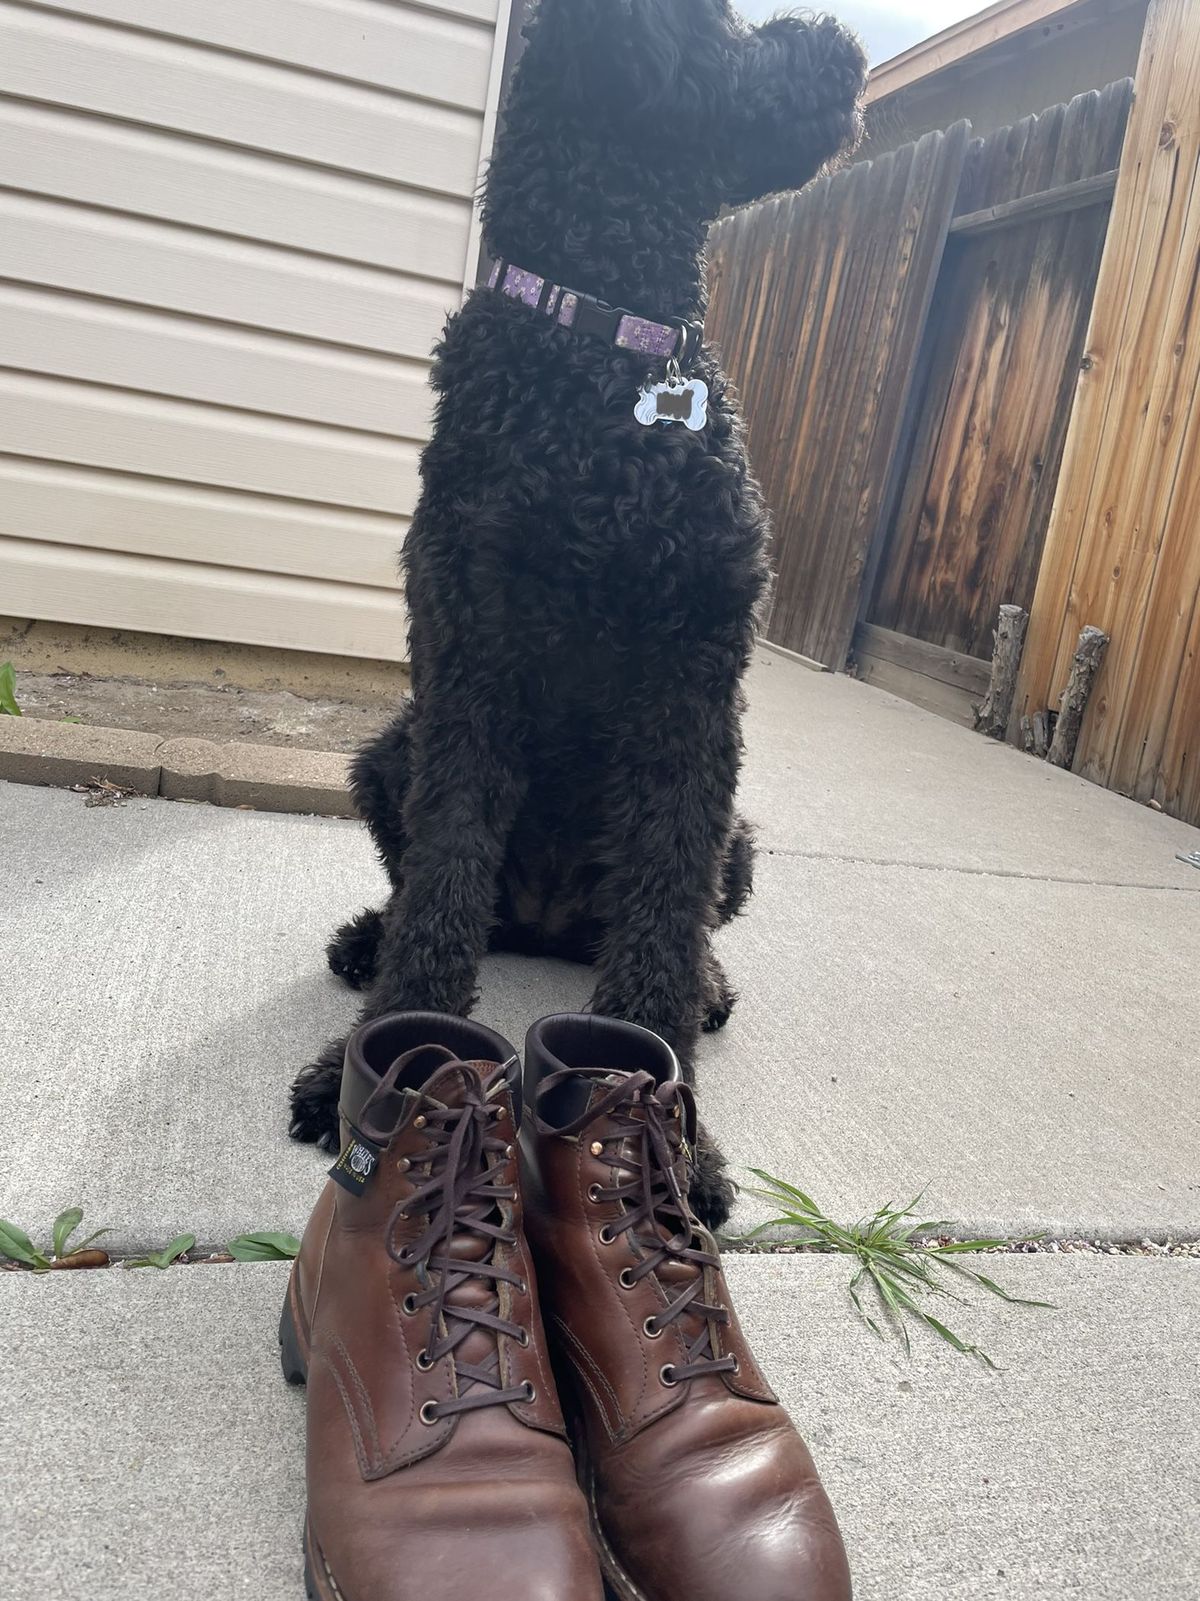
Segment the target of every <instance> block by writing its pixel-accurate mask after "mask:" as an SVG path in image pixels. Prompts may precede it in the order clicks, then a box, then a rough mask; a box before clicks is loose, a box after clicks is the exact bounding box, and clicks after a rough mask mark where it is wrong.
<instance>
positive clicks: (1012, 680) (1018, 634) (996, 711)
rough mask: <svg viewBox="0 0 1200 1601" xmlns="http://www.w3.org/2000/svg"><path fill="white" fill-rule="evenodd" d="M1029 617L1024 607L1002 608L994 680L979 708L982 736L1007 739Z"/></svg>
mask: <svg viewBox="0 0 1200 1601" xmlns="http://www.w3.org/2000/svg"><path fill="white" fill-rule="evenodd" d="M1028 627H1029V613H1028V612H1027V611H1025V610H1023V609H1022V607H1020V606H1001V608H1000V620H999V621H998V622H997V624H996V631H995V633H994V634H993V635H992V640H993V649H992V680H991V683H990V684H989V685H988V692H987V694H986V695H985V696H984V698H983V700H982V701H981V702H980V704H979V705H978V706H976V708H975V727H976V728H977V729H978V731H979V732H980V733H981V734H988V735H990V736H991V737H992V738H993V739H1003V738H1004V736H1005V734H1006V733H1007V731H1008V720H1009V718H1010V717H1011V716H1012V704H1013V696H1014V695H1015V694H1016V692H1017V669H1018V668H1019V667H1020V665H1021V652H1022V651H1023V650H1024V648H1025V630H1026V629H1027V628H1028Z"/></svg>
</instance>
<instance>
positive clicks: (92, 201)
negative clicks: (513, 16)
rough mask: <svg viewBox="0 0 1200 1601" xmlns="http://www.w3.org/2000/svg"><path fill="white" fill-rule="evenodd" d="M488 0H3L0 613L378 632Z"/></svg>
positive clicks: (249, 629) (463, 190) (171, 629)
mask: <svg viewBox="0 0 1200 1601" xmlns="http://www.w3.org/2000/svg"><path fill="white" fill-rule="evenodd" d="M508 10H509V5H508V0H422V3H421V4H406V3H403V0H254V3H253V4H247V3H246V0H170V3H169V4H167V3H165V0H89V3H86V4H85V3H84V0H78V3H77V4H74V5H66V6H63V5H56V6H48V5H43V4H41V3H33V0H31V3H24V4H16V3H12V0H0V612H3V613H7V614H15V615H21V616H33V617H44V618H51V619H55V620H60V621H68V622H82V623H92V624H101V625H106V626H112V627H120V628H140V629H149V630H153V631H156V632H164V633H179V634H188V635H194V636H198V637H205V638H213V639H230V640H238V641H245V642H250V643H260V644H269V645H279V646H287V647H291V648H295V649H304V650H324V651H332V652H338V653H344V654H350V655H358V656H368V657H381V658H385V659H398V658H400V657H402V656H403V653H404V620H403V615H402V609H401V605H400V602H399V598H398V595H397V592H396V585H395V576H394V575H395V556H396V551H397V549H398V547H399V545H400V542H401V540H402V539H403V536H404V532H405V529H406V527H407V520H408V518H409V516H410V515H411V512H412V510H413V506H414V503H415V500H416V495H417V487H418V482H417V461H418V455H419V450H420V445H421V443H422V441H423V440H424V439H425V438H426V437H427V436H428V431H429V426H430V415H431V407H430V397H429V393H428V388H427V383H426V379H427V374H428V357H429V350H430V347H431V345H432V343H433V341H434V340H435V338H436V337H437V333H438V330H439V329H440V327H441V325H442V323H443V321H444V319H445V317H446V314H447V313H448V312H449V311H451V310H453V309H454V307H455V306H456V305H457V304H458V303H459V300H460V298H461V293H462V286H463V283H464V282H465V281H470V280H471V279H472V278H473V274H474V259H473V258H474V255H475V252H476V250H477V229H476V228H475V226H474V225H473V218H472V202H471V197H472V194H473V191H474V189H475V186H476V183H477V180H478V174H479V170H480V162H481V157H482V154H483V152H484V144H485V141H490V137H491V126H492V122H493V119H494V109H495V108H494V102H495V97H496V91H497V86H498V82H499V66H500V62H499V59H498V56H499V52H501V51H502V50H503V35H504V31H505V28H506V26H507V17H508ZM497 39H499V45H497Z"/></svg>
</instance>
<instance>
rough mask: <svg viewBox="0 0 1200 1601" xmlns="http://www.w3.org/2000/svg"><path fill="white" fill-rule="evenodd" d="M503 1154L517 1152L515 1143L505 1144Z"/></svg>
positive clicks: (512, 1154)
mask: <svg viewBox="0 0 1200 1601" xmlns="http://www.w3.org/2000/svg"><path fill="white" fill-rule="evenodd" d="M504 1154H505V1156H515V1155H516V1154H517V1148H516V1146H515V1145H506V1146H505V1147H504Z"/></svg>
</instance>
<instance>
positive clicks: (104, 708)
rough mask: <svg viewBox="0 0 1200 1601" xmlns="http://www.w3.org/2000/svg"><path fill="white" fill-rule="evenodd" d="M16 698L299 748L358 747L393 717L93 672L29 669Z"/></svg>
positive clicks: (48, 713)
mask: <svg viewBox="0 0 1200 1601" xmlns="http://www.w3.org/2000/svg"><path fill="white" fill-rule="evenodd" d="M17 700H18V702H19V704H20V707H21V710H22V711H23V712H25V713H26V714H28V715H29V716H31V717H45V718H49V719H51V720H60V721H61V720H64V719H70V720H71V721H73V722H77V723H84V724H90V725H96V726H99V727H103V728H132V729H137V730H138V731H139V732H141V733H145V734H161V735H162V736H163V737H168V736H174V735H190V736H194V737H195V738H197V739H211V740H214V741H217V742H221V741H226V740H233V741H239V742H244V743H248V744H255V745H285V746H289V747H291V748H292V749H296V750H325V751H352V750H356V749H357V748H358V747H359V745H361V744H362V743H363V741H364V740H365V739H367V738H368V737H369V736H370V735H372V734H374V733H376V732H377V731H378V730H379V729H380V728H382V727H383V725H384V724H385V723H386V722H387V720H388V715H389V714H388V712H387V711H386V710H385V709H384V708H382V707H380V706H379V705H378V704H376V705H369V706H368V705H360V704H356V703H355V702H353V701H341V700H326V699H322V700H307V699H305V698H304V697H303V696H302V695H293V694H290V693H288V692H287V691H286V690H265V689H240V688H238V687H237V686H235V685H220V686H218V685H209V684H156V683H151V682H149V681H147V680H144V679H133V678H97V677H93V676H92V675H91V674H88V673H82V674H74V673H27V672H22V673H20V674H19V675H18V678H17Z"/></svg>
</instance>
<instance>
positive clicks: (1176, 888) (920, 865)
mask: <svg viewBox="0 0 1200 1601" xmlns="http://www.w3.org/2000/svg"><path fill="white" fill-rule="evenodd" d="M0 776H2V774H0ZM759 848H760V851H761V853H762V854H763V855H764V856H783V857H786V858H787V859H788V860H790V861H805V862H835V863H837V864H838V865H839V866H845V867H895V868H903V869H905V870H906V871H908V872H914V873H949V874H955V875H957V876H959V877H967V878H1014V879H1019V880H1022V881H1024V882H1026V883H1030V884H1074V885H1076V886H1077V887H1079V888H1082V889H1133V890H1154V891H1165V892H1167V893H1168V894H1172V895H1200V873H1197V876H1196V882H1195V884H1146V883H1138V882H1137V881H1136V880H1129V879H1119V878H1076V877H1072V876H1071V875H1070V874H1069V873H1023V872H1021V871H1019V869H1017V868H1015V867H973V866H971V865H969V864H967V863H959V862H922V861H909V860H905V859H904V858H902V857H891V856H858V855H853V854H851V853H849V852H840V851H811V850H809V851H806V850H793V849H791V848H790V847H788V846H786V845H784V846H780V845H772V846H769V847H768V846H760V847H759ZM1169 855H1170V853H1167V856H1168V859H1169Z"/></svg>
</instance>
